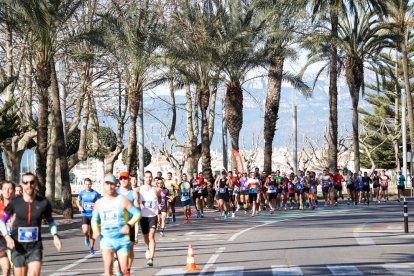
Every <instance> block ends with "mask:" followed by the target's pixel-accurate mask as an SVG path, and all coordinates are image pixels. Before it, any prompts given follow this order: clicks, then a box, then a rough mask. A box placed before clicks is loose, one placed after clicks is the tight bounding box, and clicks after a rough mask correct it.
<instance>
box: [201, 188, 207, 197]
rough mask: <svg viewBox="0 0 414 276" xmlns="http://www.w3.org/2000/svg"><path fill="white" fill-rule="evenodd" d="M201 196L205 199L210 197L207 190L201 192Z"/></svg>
mask: <svg viewBox="0 0 414 276" xmlns="http://www.w3.org/2000/svg"><path fill="white" fill-rule="evenodd" d="M201 196H202V197H203V198H207V197H208V192H207V189H203V191H202V192H201Z"/></svg>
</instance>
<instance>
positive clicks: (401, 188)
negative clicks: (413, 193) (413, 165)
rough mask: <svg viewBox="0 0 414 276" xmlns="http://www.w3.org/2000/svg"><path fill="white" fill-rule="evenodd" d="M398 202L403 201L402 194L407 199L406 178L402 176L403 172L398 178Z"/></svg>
mask: <svg viewBox="0 0 414 276" xmlns="http://www.w3.org/2000/svg"><path fill="white" fill-rule="evenodd" d="M397 189H398V202H400V201H401V194H402V195H403V197H405V195H404V192H405V176H404V175H403V174H402V172H401V171H400V172H399V176H398V186H397Z"/></svg>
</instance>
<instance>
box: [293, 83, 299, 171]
mask: <svg viewBox="0 0 414 276" xmlns="http://www.w3.org/2000/svg"><path fill="white" fill-rule="evenodd" d="M292 112H293V114H292V119H293V120H292V123H293V145H294V150H293V169H294V172H295V173H296V172H297V171H298V106H297V105H296V90H294V89H293V90H292Z"/></svg>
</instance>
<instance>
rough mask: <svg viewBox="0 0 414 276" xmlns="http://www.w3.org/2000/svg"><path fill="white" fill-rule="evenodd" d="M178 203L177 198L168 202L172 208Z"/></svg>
mask: <svg viewBox="0 0 414 276" xmlns="http://www.w3.org/2000/svg"><path fill="white" fill-rule="evenodd" d="M176 201H177V198H176V197H174V198H173V199H172V200H171V201H168V202H169V203H170V206H175V202H176Z"/></svg>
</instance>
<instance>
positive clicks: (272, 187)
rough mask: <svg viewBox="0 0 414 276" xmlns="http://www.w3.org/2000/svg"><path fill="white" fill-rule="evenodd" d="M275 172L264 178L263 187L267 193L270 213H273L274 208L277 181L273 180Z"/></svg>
mask: <svg viewBox="0 0 414 276" xmlns="http://www.w3.org/2000/svg"><path fill="white" fill-rule="evenodd" d="M275 178H276V176H275V174H273V173H272V174H271V175H270V177H269V178H268V179H267V180H266V183H265V187H266V189H267V193H268V200H269V207H270V213H271V214H274V213H275V209H276V198H277V186H278V184H277V182H276V180H275Z"/></svg>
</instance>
